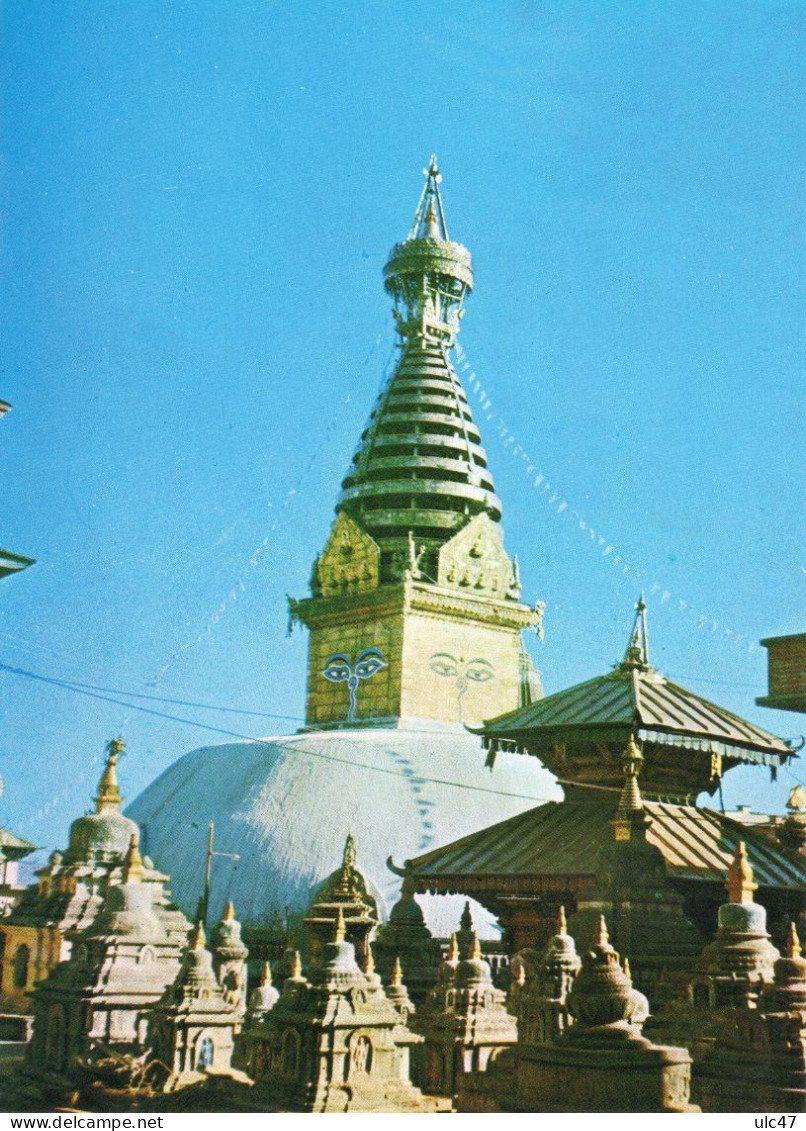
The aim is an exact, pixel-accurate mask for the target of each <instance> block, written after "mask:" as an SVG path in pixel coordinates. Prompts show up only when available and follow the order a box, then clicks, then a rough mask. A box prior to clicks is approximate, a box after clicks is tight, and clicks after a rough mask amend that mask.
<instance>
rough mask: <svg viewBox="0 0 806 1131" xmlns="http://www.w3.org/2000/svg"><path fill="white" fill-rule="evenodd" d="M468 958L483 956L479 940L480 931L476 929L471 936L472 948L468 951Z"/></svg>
mask: <svg viewBox="0 0 806 1131" xmlns="http://www.w3.org/2000/svg"><path fill="white" fill-rule="evenodd" d="M467 957H468V958H481V943H480V942H479V933H478V931H474V932H473V934H472V935H471V936H470V949H469V950H468V952H467Z"/></svg>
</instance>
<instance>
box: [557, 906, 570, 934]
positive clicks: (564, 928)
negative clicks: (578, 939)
mask: <svg viewBox="0 0 806 1131" xmlns="http://www.w3.org/2000/svg"><path fill="white" fill-rule="evenodd" d="M567 933H568V923H567V922H566V918H565V907H564V906H563V905H562V904H560V906H559V907H558V908H557V934H558V935H565V934H567Z"/></svg>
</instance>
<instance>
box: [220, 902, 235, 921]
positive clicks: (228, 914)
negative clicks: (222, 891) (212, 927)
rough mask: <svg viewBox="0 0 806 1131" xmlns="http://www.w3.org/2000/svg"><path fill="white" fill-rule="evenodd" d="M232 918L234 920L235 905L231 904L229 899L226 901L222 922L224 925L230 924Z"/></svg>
mask: <svg viewBox="0 0 806 1131" xmlns="http://www.w3.org/2000/svg"><path fill="white" fill-rule="evenodd" d="M234 918H235V904H234V903H233V902H232V900H231V899H228V900H227V906H226V907H225V908H224V915H223V921H224V922H225V923H231V922H232V921H233V919H234Z"/></svg>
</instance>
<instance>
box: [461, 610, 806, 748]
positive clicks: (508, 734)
mask: <svg viewBox="0 0 806 1131" xmlns="http://www.w3.org/2000/svg"><path fill="white" fill-rule="evenodd" d="M636 610H637V616H636V620H635V627H634V628H633V631H632V634H631V637H630V643H629V645H628V647H627V651H626V654H625V656H624V659H623V661H622V662H621V663H620V664H617V665H616V667H615V668H614V670H613V671H611V672H608V673H607V674H606V675H601V676H597V677H596V678H595V679H589V680H586V681H585V682H584V683H578V684H576V685H575V686H574V687H569V688H567V689H566V690H565V691H558V692H557V693H556V694H554V695H548V696H546V697H545V698H544V699H539V700H538V701H537V702H535V703H531V704H530V705H529V706H527V707H521V708H519V709H518V710H517V711H511V712H510V713H509V714H507V715H501V716H499V717H498V718H497V719H491V720H490V721H489V722H488V723H486V724H485V726H484V727H483V728H482V730H481V732H480V733H482V734H483V736H484V739H485V743H486V745H487V746H488V748H491V749H493V750H495V749H496V748H499V747H500V748H507V747H508V748H510V749H512V748H513V747H514V748H515V749H518V750H521V751H527V750H528V752H529V753H537V754H539V753H540V752H541V751H542V750H544V749H545V748H547V747H551V746H555V745H556V744H557V743H558V742H570V741H572V740H573V741H575V742H577V743H602V744H604V743H609V742H615V743H618V742H626V740H627V738H628V737H629V736H630V735H633V736H634V737H635V738H637V739H639V741H641V742H648V743H653V744H655V745H661V746H672V747H677V748H678V749H684V750H695V751H703V752H705V753H708V754H712V755H719V756H720V757H723V758H726V759H728V760H729V761H731V762H734V763H735V762H750V763H759V764H762V765H766V766H771V767H773V768H775V767H778V766H780V765H781V764H782V763H784V762H786V761H787V759H789V758H792V757H794V754H793V751H792V749H791V748H790V747H789V746H788V745H787V743H786V742H784V740H783V739H781V738H776V737H775V735H772V734H769V733H768V732H767V731H765V730H762V729H761V727H757V726H755V725H754V724H753V723H748V722H746V721H745V720H744V719H741V718H739V716H738V715H734V714H732V712H730V711H726V710H725V708H724V707H719V706H717V704H716V703H711V702H709V700H707V699H702V698H700V696H699V695H695V694H694V693H693V692H692V691H687V690H686V688H685V687H680V686H679V685H678V684H676V683H672V682H671V681H670V680H668V679H666V678H665V676H663V675H661V673H660V672H658V671H655V669H654V668H653V667H651V666H650V663H649V654H648V645H647V629H646V605H645V604H644V601H643V598H641V599H640V600H639V601H638V604H637V605H636Z"/></svg>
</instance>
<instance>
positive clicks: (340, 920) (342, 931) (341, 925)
mask: <svg viewBox="0 0 806 1131" xmlns="http://www.w3.org/2000/svg"><path fill="white" fill-rule="evenodd" d="M346 934H347V927H346V924H345V922H344V912H343V911H342V909H341V907H340V908H339V914H338V916H337V918H336V933H335V935H334V940H335V941H336V942H337V943H339V942H344V936H345V935H346Z"/></svg>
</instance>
